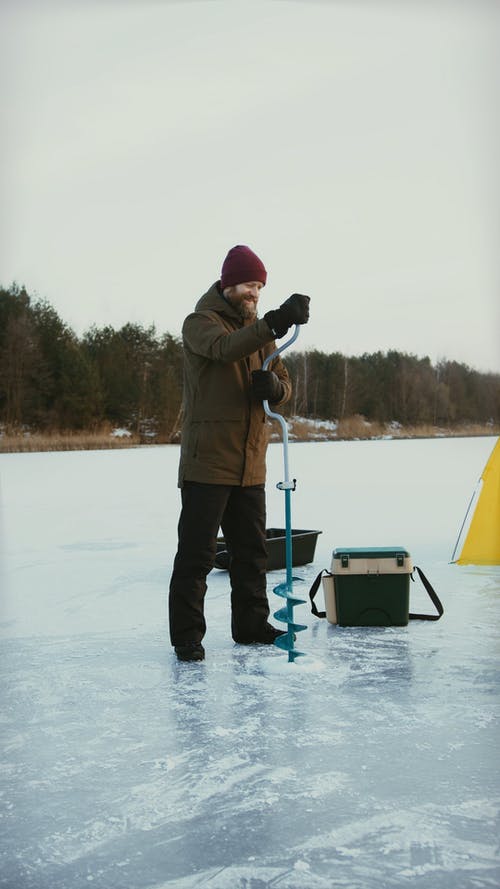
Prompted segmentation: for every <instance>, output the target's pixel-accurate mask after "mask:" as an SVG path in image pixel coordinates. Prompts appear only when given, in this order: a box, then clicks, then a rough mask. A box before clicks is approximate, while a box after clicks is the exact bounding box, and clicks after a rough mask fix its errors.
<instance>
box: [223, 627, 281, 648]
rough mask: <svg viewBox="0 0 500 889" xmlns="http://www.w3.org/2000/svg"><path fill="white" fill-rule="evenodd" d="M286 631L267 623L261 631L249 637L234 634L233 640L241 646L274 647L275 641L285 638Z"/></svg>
mask: <svg viewBox="0 0 500 889" xmlns="http://www.w3.org/2000/svg"><path fill="white" fill-rule="evenodd" d="M285 633H286V630H278V629H276V627H273V626H271V624H269V623H266V624H265V625H264V626H263V627H262V629H261V630H258V631H257V632H255V633H251V634H249V635H245V634H241V633H238V634H237V635H235V634H233V639H234V641H235V642H238V643H239V644H240V645H253V644H255V643H256V644H258V645H272V644H273V642H274V640H275V639H276V638H277V637H278V636H284V635H285Z"/></svg>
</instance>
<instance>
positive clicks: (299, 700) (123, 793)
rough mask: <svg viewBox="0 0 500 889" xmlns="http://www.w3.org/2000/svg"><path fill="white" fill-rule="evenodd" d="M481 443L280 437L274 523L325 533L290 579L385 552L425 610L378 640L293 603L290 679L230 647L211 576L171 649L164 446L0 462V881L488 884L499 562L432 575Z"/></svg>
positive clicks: (439, 568) (174, 501) (25, 885)
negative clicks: (424, 615)
mask: <svg viewBox="0 0 500 889" xmlns="http://www.w3.org/2000/svg"><path fill="white" fill-rule="evenodd" d="M493 445H494V439H493V438H477V439H456V440H434V441H402V442H397V441H380V442H352V443H315V444H292V445H291V447H290V462H291V471H292V474H293V475H294V476H296V477H297V480H298V488H297V491H296V492H295V493H294V495H293V498H292V510H293V513H292V515H293V520H294V525H295V527H300V528H311V529H319V530H321V531H322V534H321V535H320V537H319V538H318V545H317V548H316V556H315V562H314V564H312V565H308V566H305V567H304V568H302V569H296V573H298V574H300V575H301V576H302V577H303V578H304V583H303V584H297V587H299V586H300V587H301V588H302V591H303V592H304V593H305V594H306V593H307V590H308V588H309V586H310V584H311V582H312V579H313V578H314V576H315V575H316V573H317V572H318V571H319V570H320V568H323V567H328V566H329V562H330V555H331V550H332V548H333V547H335V546H346V545H347V546H356V545H372V546H376V545H389V544H390V545H392V544H397V545H403V546H405V547H406V548H407V549H409V550H410V552H411V554H412V556H413V558H414V561H415V562H416V563H417V564H419V565H420V566H421V567H422V568H423V569H424V570H425V572H426V573H427V575H428V576H429V578H430V579H431V581H432V583H433V584H434V586H435V587H436V589H437V591H438V593H439V595H440V597H441V598H442V600H443V603H444V606H445V616H444V618H443V619H442V620H441V621H439V622H437V623H417V622H413V623H411V624H410V625H409V626H408V627H404V628H388V629H378V628H373V629H362V628H355V629H347V628H338V627H332V626H330V625H329V624H327V623H326V622H325V621H319V620H317V619H316V618H313V616H312V615H311V614H310V613H309V611H308V608H307V606H305V605H304V606H301V607H300V608H299V609H297V610H296V611H297V616H298V615H300V620H302V619H303V622H304V623H307V624H308V629H307V631H306V632H304V633H302V634H301V635H300V648H301V649H302V650H305V651H307V652H308V657H307V658H306V659H304V661H303V662H302V661H300V660H299V661H297V663H296V664H292V665H289V664H288V662H287V660H286V655H284V654H283V653H281V652H279V651H278V650H277V649H275V648H272V649H269V648H266V647H262V648H255V647H254V648H245V647H242V646H236V645H234V644H233V642H232V641H231V638H230V633H229V608H228V584H227V575H226V574H225V573H224V572H220V571H214V572H213V573H212V574H211V575H210V578H209V592H208V597H207V619H208V626H209V629H208V633H207V636H206V640H205V642H206V650H207V659H206V661H205V662H204V663H203V664H177V663H176V661H175V659H174V658H173V656H172V652H171V649H170V646H169V643H168V637H167V624H166V589H167V584H168V577H169V573H170V567H171V564H172V559H173V555H174V552H175V536H176V522H177V514H178V505H179V498H178V493H177V492H176V488H175V476H176V468H177V458H178V450H177V448H176V447H174V446H171V447H158V448H148V449H138V450H127V451H117V452H94V453H88V452H85V453H70V454H26V455H4V456H1V457H0V471H1V485H2V487H1V498H2V499H1V504H2V517H1V521H2V527H1V532H2V533H1V545H2V574H1V577H0V581H1V586H2V614H1V634H2V640H3V641H2V645H3V657H2V674H3V682H2V708H1V717H0V718H1V721H2V729H3V732H2V734H3V739H4V743H3V756H2V762H1V782H2V783H1V803H2V804H1V822H0V834H1V840H0V842H1V858H0V862H1V867H0V886H3V887H9V889H82V887H88V886H93V887H95V889H167V887H169V889H170V887H172V889H191V887H193V889H194V887H205V886H206V887H208V889H260V887H268V886H269V887H279V889H316V887H318V889H320V887H321V889H331V887H346V889H375V887H377V889H378V887H381V886H382V887H394V889H401V887H405V886H411V887H412V889H445V887H446V889H472V887H474V889H477V887H494V886H495V887H496V886H498V885H499V884H500V858H499V854H498V810H499V806H498V802H499V798H500V781H499V777H498V767H497V766H498V722H497V712H498V699H499V694H498V625H499V611H500V603H499V592H500V569H498V568H486V567H484V568H459V567H457V566H453V565H450V564H449V558H450V555H451V552H452V548H453V544H454V542H455V537H456V534H457V532H458V529H459V526H460V523H461V520H462V518H463V515H464V512H465V509H466V506H467V503H468V500H469V498H470V495H471V493H472V490H473V488H474V486H475V484H476V481H477V479H478V478H479V476H480V473H481V471H482V468H483V466H484V464H485V462H486V459H487V457H488V455H489V453H490V452H491V450H492V448H493ZM281 458H282V451H281V447H280V445H279V444H275V445H272V446H271V448H270V451H269V456H268V525H269V526H270V527H271V526H277V525H282V523H283V512H282V510H283V494H282V493H281V492H279V491H277V490H276V489H275V483H276V482H278V481H280V480H281V475H282V463H281ZM281 576H282V575H281V574H280V572H274V573H273V574H270V575H269V592H270V598H271V600H272V605H273V607H274V608H278V607H280V604H281V603H280V602H279V601H278V600H277V599H276V597H273V594H272V587H273V586H274V585H275V584H276V583H277V582H278V581H279V580H280V579H281ZM411 600H412V602H411V604H412V609H413V610H414V611H416V610H422V609H425V608H427V607H429V608H432V606H431V605H430V602H428V600H426V597H425V593H424V592H423V589H422V588H419V587H418V586H417V584H412V589H411Z"/></svg>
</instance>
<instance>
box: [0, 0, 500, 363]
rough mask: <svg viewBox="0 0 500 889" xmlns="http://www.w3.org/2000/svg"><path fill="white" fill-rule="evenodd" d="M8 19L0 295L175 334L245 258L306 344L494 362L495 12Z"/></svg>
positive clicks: (436, 4)
mask: <svg viewBox="0 0 500 889" xmlns="http://www.w3.org/2000/svg"><path fill="white" fill-rule="evenodd" d="M0 10H1V12H0V16H1V23H0V24H1V27H0V32H1V37H0V64H1V75H2V84H3V85H2V94H3V95H2V103H1V112H0V114H1V120H0V123H1V129H2V139H1V153H2V174H1V177H2V178H1V206H2V210H1V245H0V284H1V285H3V286H8V285H10V284H11V283H12V281H14V280H15V281H17V282H18V283H19V284H24V285H25V286H26V288H27V289H28V291H29V292H30V293H32V294H35V295H37V296H40V297H43V298H46V299H48V300H49V302H50V303H51V304H52V305H53V306H54V307H55V308H56V309H57V311H58V312H59V314H60V315H61V317H62V318H63V319H64V320H65V321H67V323H68V324H70V326H72V327H73V329H74V330H75V331H76V332H77V333H78V334H81V333H82V332H83V331H84V330H85V329H87V328H88V327H89V326H90V325H91V324H93V323H95V324H97V325H98V326H103V325H105V324H111V325H113V326H115V327H119V326H121V325H122V324H124V323H126V322H127V321H135V322H140V323H142V324H145V325H149V324H152V323H154V324H155V325H156V327H157V329H158V331H160V332H164V331H169V332H170V333H172V334H174V335H179V334H180V330H181V325H182V320H183V318H184V317H185V315H186V314H187V313H188V312H189V311H191V308H192V306H193V305H194V303H195V302H196V300H197V299H198V297H199V296H200V295H201V294H202V293H204V292H205V291H206V290H207V289H208V287H209V286H210V285H211V284H212V283H213V281H215V280H216V279H217V278H218V277H219V273H220V267H221V263H222V260H223V258H224V256H225V254H226V252H227V250H228V249H229V248H230V247H232V246H233V245H234V244H238V243H243V244H249V245H250V246H251V247H252V248H253V249H254V250H255V251H256V252H257V253H258V254H259V255H260V256H261V257H262V259H263V261H264V262H265V264H266V266H267V268H268V273H269V274H268V284H267V287H266V288H265V290H264V291H263V295H262V300H261V311H265V310H266V309H268V308H273V307H276V306H277V305H279V303H280V302H282V301H283V299H284V298H286V297H287V296H288V295H289V294H290V293H292V292H293V291H297V290H298V291H301V292H303V293H308V294H309V295H310V296H311V299H312V302H311V320H310V323H309V325H308V326H307V327H305V328H304V329H303V330H302V331H301V337H300V339H299V340H298V341H297V345H296V348H299V349H301V348H302V349H305V348H308V349H310V348H318V349H321V350H323V351H327V352H332V351H341V352H343V353H345V354H361V353H363V352H372V351H376V350H379V349H380V350H383V351H385V350H387V349H398V350H401V351H407V352H412V353H415V354H417V355H430V356H431V358H432V360H434V361H435V360H438V359H441V358H449V359H455V360H458V361H462V362H466V363H468V364H470V365H471V366H473V367H477V368H478V369H480V370H495V371H500V348H499V331H500V299H499V296H500V259H499V244H500V212H499V208H500V199H499V196H500V189H499V164H498V158H499V157H500V137H499V130H500V127H499V118H498V108H499V107H500V89H499V84H500V53H499V52H498V46H499V43H500V2H497V0H419V2H417V0H392V2H391V0H364V2H363V0H330V2H328V0H325V2H316V0H303V2H292V0H267V2H261V0H248V2H245V0H198V2H196V0H193V2H191V0H179V2H166V0H164V2H160V0H156V2H153V0H151V2H149V0H128V2H127V0H121V2H119V0H116V2H113V0H99V2H93V0H81V2H59V3H57V2H48V0H37V2H36V3H35V2H32V3H31V2H27V0H3V2H2V4H1V6H0Z"/></svg>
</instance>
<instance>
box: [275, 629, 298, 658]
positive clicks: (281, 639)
mask: <svg viewBox="0 0 500 889" xmlns="http://www.w3.org/2000/svg"><path fill="white" fill-rule="evenodd" d="M274 644H275V645H276V647H277V648H281V649H282V651H287V652H288V660H289V661H294V660H295V658H297V657H305V652H303V651H297V649H296V648H294V645H293V639H292V641H291V642H290V640H289V638H288V634H287V633H285V635H284V636H278V637H277V638H276V639H275V640H274Z"/></svg>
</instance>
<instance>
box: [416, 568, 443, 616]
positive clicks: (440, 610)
mask: <svg viewBox="0 0 500 889" xmlns="http://www.w3.org/2000/svg"><path fill="white" fill-rule="evenodd" d="M415 570H416V571H418V575H419V577H420V580H421V581H422V583H423V585H424V587H425V589H426V590H427V592H428V594H429V597H430V599H431V600H432V603H433V605H434V606H435V607H436V611H437V614H412V613H411V612H410V614H409V619H410V620H439V618H440V617H442V616H443V614H444V608H443V606H442V604H441V601H440V599H439V596H438V594H437V593H436V591H435V589H434V588H433V587H432V586H431V584H430V582H429V581H428V580H427V578H426V576H425V574H424V572H423V571H422V570H421V568H418V567H417V565H415ZM410 577H411V579H412V580H414V577H413V574H411V575H410Z"/></svg>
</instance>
